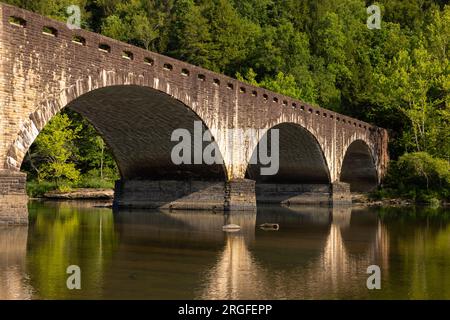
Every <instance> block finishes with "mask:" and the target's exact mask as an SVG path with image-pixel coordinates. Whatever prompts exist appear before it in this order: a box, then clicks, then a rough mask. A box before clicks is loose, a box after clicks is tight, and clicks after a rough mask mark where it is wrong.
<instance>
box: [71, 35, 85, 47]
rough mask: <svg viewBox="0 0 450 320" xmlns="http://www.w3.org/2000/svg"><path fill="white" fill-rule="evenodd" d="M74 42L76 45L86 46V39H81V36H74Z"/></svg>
mask: <svg viewBox="0 0 450 320" xmlns="http://www.w3.org/2000/svg"><path fill="white" fill-rule="evenodd" d="M72 42H73V43H76V44H79V45H82V46H85V45H86V39H85V38H83V37H81V36H73V37H72Z"/></svg>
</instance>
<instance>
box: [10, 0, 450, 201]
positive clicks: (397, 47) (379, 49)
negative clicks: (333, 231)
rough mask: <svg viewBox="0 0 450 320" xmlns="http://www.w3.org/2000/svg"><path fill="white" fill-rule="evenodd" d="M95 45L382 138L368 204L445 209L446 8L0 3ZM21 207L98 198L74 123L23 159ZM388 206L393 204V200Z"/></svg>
mask: <svg viewBox="0 0 450 320" xmlns="http://www.w3.org/2000/svg"><path fill="white" fill-rule="evenodd" d="M3 1H4V2H6V3H10V4H13V5H16V6H19V7H22V8H24V9H28V10H31V11H35V12H38V13H40V14H42V15H44V16H48V17H51V18H53V19H57V20H59V21H63V22H66V21H67V18H68V17H67V12H66V10H67V7H68V6H69V5H78V6H79V7H80V9H81V20H82V21H81V26H82V28H84V29H87V30H90V31H93V32H96V33H99V34H102V35H104V36H107V37H110V38H113V39H116V40H119V41H123V42H127V43H129V44H131V45H134V46H138V47H142V48H144V49H147V50H151V51H153V52H157V53H159V54H162V55H165V56H169V57H172V58H175V59H179V60H182V61H185V62H187V63H191V64H193V65H197V66H201V67H204V68H206V69H209V70H212V71H215V72H218V73H222V74H225V75H227V76H230V77H233V78H237V79H239V80H241V81H245V82H247V83H250V84H252V85H255V86H260V87H263V88H266V89H269V90H272V91H274V92H278V93H281V94H285V95H287V96H291V97H293V98H296V99H299V100H302V101H305V102H308V103H311V104H313V105H320V106H321V107H323V108H326V109H329V110H332V111H336V112H338V113H341V114H345V115H348V116H351V117H354V118H357V119H360V120H362V121H366V122H368V123H372V124H375V125H377V126H379V127H383V128H386V129H387V130H388V132H389V139H390V142H389V155H390V158H391V160H392V161H391V163H390V166H389V168H388V173H387V176H386V178H385V179H384V181H383V185H382V186H381V187H380V188H378V189H377V190H376V191H375V192H373V193H372V194H371V195H370V199H372V200H373V201H374V202H376V201H382V202H389V201H393V200H389V199H407V200H401V201H410V202H413V203H426V204H429V205H432V206H436V205H439V204H445V203H449V202H450V63H449V61H450V59H449V52H450V35H449V32H448V26H449V25H450V5H448V4H447V1H444V0H410V1H403V0H379V1H377V5H378V6H379V7H380V10H381V28H380V29H369V28H368V27H367V19H368V14H367V6H368V3H367V1H364V0H341V1H340V3H339V5H336V1H335V0H323V1H310V0H296V1H279V0H217V1H210V0H198V1H192V0H179V1H160V0H61V1H49V0H34V1H26V0H3ZM21 169H22V171H24V172H27V173H28V177H29V179H30V182H29V184H28V192H29V194H30V196H31V197H36V196H42V195H43V194H44V193H45V192H49V191H51V190H52V188H53V190H55V189H57V190H59V191H70V190H71V189H77V188H100V189H102V188H103V189H110V188H112V187H113V185H114V181H115V180H117V179H118V178H119V173H118V169H117V165H116V163H115V160H114V157H113V156H112V152H111V151H110V150H109V149H108V147H107V146H106V144H105V142H104V141H103V139H102V138H101V136H100V135H99V134H98V133H97V132H96V130H95V129H94V128H93V127H92V126H91V125H90V124H89V122H88V121H86V120H85V119H83V117H82V116H81V115H79V114H77V113H75V112H73V111H71V110H67V109H64V110H63V111H62V112H61V113H60V114H58V115H56V116H55V117H54V118H53V119H52V120H51V121H50V122H49V123H48V124H47V125H46V126H45V127H44V129H43V130H42V131H41V133H40V134H39V135H38V137H37V139H36V141H35V142H34V144H33V145H32V146H31V148H30V150H28V152H27V156H26V158H25V160H24V163H23V165H22V168H21ZM399 201H400V200H399Z"/></svg>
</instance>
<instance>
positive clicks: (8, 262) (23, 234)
mask: <svg viewBox="0 0 450 320" xmlns="http://www.w3.org/2000/svg"><path fill="white" fill-rule="evenodd" d="M27 234H28V227H26V226H17V227H4V226H3V227H0V300H11V299H14V300H17V299H21V300H24V299H30V298H31V297H32V288H31V287H30V286H29V285H28V284H27V278H28V275H27V273H26V268H25V260H26V249H27Z"/></svg>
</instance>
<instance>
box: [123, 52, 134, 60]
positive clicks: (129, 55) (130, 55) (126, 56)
mask: <svg viewBox="0 0 450 320" xmlns="http://www.w3.org/2000/svg"><path fill="white" fill-rule="evenodd" d="M122 58H124V59H127V60H133V58H134V56H133V53H132V52H131V51H123V52H122Z"/></svg>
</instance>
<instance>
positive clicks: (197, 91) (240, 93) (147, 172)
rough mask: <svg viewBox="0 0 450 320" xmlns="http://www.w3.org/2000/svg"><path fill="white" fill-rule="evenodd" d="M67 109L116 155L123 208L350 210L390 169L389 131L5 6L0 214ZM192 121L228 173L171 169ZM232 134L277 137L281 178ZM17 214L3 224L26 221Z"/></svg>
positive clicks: (251, 142)
mask: <svg viewBox="0 0 450 320" xmlns="http://www.w3.org/2000/svg"><path fill="white" fill-rule="evenodd" d="M66 107H67V108H71V109H73V110H75V111H77V112H78V113H80V114H81V115H83V116H84V117H85V118H86V119H87V120H88V121H90V122H91V123H92V124H93V126H94V127H95V128H96V129H97V130H98V132H99V133H100V134H101V135H102V137H103V138H104V140H105V141H106V143H107V144H108V145H109V147H110V148H111V150H112V152H113V154H114V156H115V158H116V161H117V164H118V167H119V169H120V173H121V180H120V181H119V182H118V183H117V185H116V196H115V198H116V200H115V203H116V205H118V206H131V207H134V206H136V207H169V208H193V209H194V208H195V209H198V208H204V209H217V210H233V209H251V208H254V206H255V201H256V200H257V201H262V202H285V203H300V202H310V201H314V202H336V201H348V199H349V196H348V195H349V191H350V189H351V190H354V191H367V190H370V189H371V188H373V187H375V186H376V185H377V184H378V183H379V182H380V181H381V179H382V177H383V174H384V172H385V170H386V165H387V162H388V155H387V133H386V131H385V130H384V129H381V128H378V127H375V126H373V125H370V124H368V123H365V122H362V121H359V120H356V119H353V118H350V117H347V116H344V115H341V114H338V113H335V112H332V111H329V110H326V109H322V108H319V107H315V106H311V105H308V104H306V103H304V102H302V101H298V100H295V99H292V98H289V97H286V96H283V95H280V94H277V93H273V92H270V91H268V90H265V89H262V88H257V87H253V86H251V85H248V84H246V83H242V82H239V81H237V80H235V79H232V78H229V77H226V76H224V75H221V74H217V73H214V72H211V71H208V70H205V69H202V68H200V67H197V66H193V65H190V64H187V63H184V62H181V61H178V60H175V59H172V58H169V57H166V56H162V55H159V54H156V53H153V52H149V51H145V50H143V49H140V48H137V47H134V46H131V45H128V44H125V43H121V42H118V41H115V40H112V39H110V38H107V37H104V36H101V35H99V34H95V33H92V32H88V31H85V30H70V29H69V28H68V27H67V26H66V25H65V24H63V23H60V22H56V21H54V20H51V19H48V18H45V17H43V16H40V15H37V14H34V13H31V12H28V11H25V10H22V9H19V8H16V7H13V6H10V5H6V4H0V202H3V203H6V202H7V199H9V200H11V198H14V199H16V200H17V199H18V198H21V199H22V198H23V197H24V195H25V181H26V175H25V174H23V173H21V172H20V168H21V164H22V162H23V160H24V157H25V155H26V152H27V150H28V148H29V147H30V146H31V144H32V143H33V141H34V140H35V138H36V137H37V135H38V134H39V132H40V131H41V130H42V129H43V127H44V126H45V125H46V124H47V123H48V121H49V120H50V119H51V118H52V117H53V116H54V115H55V114H57V113H58V112H59V111H60V110H61V109H63V108H66ZM194 121H201V122H202V123H203V126H204V127H205V128H207V129H209V130H210V132H211V133H212V136H213V139H214V142H215V143H216V144H217V146H218V149H219V150H220V153H221V155H220V156H221V157H222V159H223V165H182V166H176V165H174V164H173V163H172V161H171V158H170V154H171V150H172V148H173V145H174V142H172V141H171V139H170V138H171V133H172V132H173V130H175V129H177V128H185V129H188V130H190V131H191V132H192V131H193V127H194V125H193V123H194ZM236 128H241V129H249V128H250V129H259V131H258V132H262V133H264V132H266V131H267V130H269V129H271V128H277V129H279V136H280V143H279V149H280V168H279V171H278V173H277V174H276V175H274V176H261V175H260V174H259V172H260V170H258V166H257V165H249V160H250V158H251V156H252V154H253V152H254V151H255V148H256V147H257V145H258V143H259V141H260V138H261V136H256V137H254V136H252V137H242V136H239V137H238V136H232V135H231V136H230V135H229V134H228V132H229V129H236ZM255 190H256V192H255ZM16 200H14V201H13V202H16ZM0 207H1V205H0ZM9 212H10V213H9V214H8V216H4V217H3V218H4V219H3V220H8V219H9V221H13V222H14V221H22V220H24V219H25V218H24V217H17V216H15V215H14V210H12V211H11V210H10V211H9ZM4 215H5V214H4Z"/></svg>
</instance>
